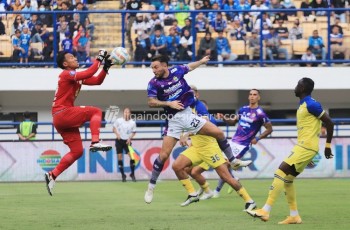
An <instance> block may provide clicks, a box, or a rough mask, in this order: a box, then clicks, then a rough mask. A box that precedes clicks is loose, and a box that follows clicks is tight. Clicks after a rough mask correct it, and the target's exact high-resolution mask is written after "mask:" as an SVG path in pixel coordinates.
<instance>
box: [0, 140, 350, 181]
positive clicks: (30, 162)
mask: <svg viewBox="0 0 350 230" xmlns="http://www.w3.org/2000/svg"><path fill="white" fill-rule="evenodd" d="M106 143H108V144H111V145H112V146H114V141H106ZM295 143H296V139H295V138H278V139H264V140H262V141H259V142H258V144H257V145H254V146H253V147H252V148H251V149H250V150H249V151H248V152H247V153H246V155H245V156H244V159H245V160H248V159H250V160H252V161H253V163H252V164H251V165H250V166H249V167H247V168H243V169H240V170H238V171H236V172H235V175H236V176H238V177H239V178H272V177H273V174H274V172H275V170H276V169H277V168H278V166H279V165H280V163H281V162H282V161H283V160H284V159H285V158H286V157H288V156H289V154H290V152H291V150H292V148H293V146H294V145H295ZM324 143H325V140H324V139H322V140H321V145H320V150H321V151H320V154H317V155H316V157H315V158H314V163H315V165H314V166H313V167H312V168H306V169H305V170H304V172H303V173H302V174H301V175H300V177H304V178H311V177H312V178H327V177H350V140H349V139H348V138H334V139H333V143H332V144H333V145H332V151H333V154H334V158H333V159H331V160H327V159H325V157H324V155H323V151H324ZM161 144H162V141H161V140H134V141H133V145H132V147H133V149H134V151H135V154H136V155H134V157H135V156H136V158H135V159H136V160H135V161H136V169H135V174H136V178H137V179H138V180H149V178H150V176H151V172H152V168H153V162H154V160H155V159H156V157H157V156H158V154H159V152H160V150H161ZM89 145H90V142H88V141H85V142H83V146H84V152H83V155H82V156H81V157H80V158H79V160H78V161H76V162H75V163H74V164H72V165H71V166H70V167H69V168H68V169H67V170H66V171H64V172H63V173H62V174H61V175H60V176H59V177H58V180H62V181H68V180H69V181H70V180H82V181H83V180H120V179H121V175H120V173H119V171H118V160H117V154H116V152H115V148H113V149H112V150H110V151H108V152H95V153H92V152H89V151H88V149H89ZM183 150H184V148H183V147H181V146H179V145H176V146H175V148H174V149H173V152H172V154H171V155H170V157H169V160H168V161H167V162H166V164H165V165H164V168H163V172H162V174H161V176H160V178H159V179H176V176H175V174H174V172H173V170H172V168H171V165H172V163H173V162H174V161H175V159H176V157H177V156H178V155H179V154H181V152H182V151H183ZM67 152H69V149H68V147H67V146H66V145H65V144H63V143H62V142H60V141H43V142H1V143H0V162H1V164H0V182H10V181H43V179H44V173H45V172H48V171H50V170H52V169H53V168H54V167H56V165H57V164H58V163H59V162H60V160H61V159H62V158H63V157H64V156H65V154H66V153H67ZM123 158H124V159H123V161H124V171H125V173H126V174H127V176H129V174H130V167H129V165H130V157H129V155H126V154H123ZM205 176H206V177H207V178H210V179H215V178H218V176H217V174H216V173H215V171H214V170H210V171H208V172H205ZM127 179H130V178H127Z"/></svg>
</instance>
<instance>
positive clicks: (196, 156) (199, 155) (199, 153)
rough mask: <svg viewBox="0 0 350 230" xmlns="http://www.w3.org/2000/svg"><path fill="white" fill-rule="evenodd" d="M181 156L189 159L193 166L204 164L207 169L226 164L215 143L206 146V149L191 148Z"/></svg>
mask: <svg viewBox="0 0 350 230" xmlns="http://www.w3.org/2000/svg"><path fill="white" fill-rule="evenodd" d="M181 154H183V155H184V156H186V157H187V158H188V159H190V161H191V162H192V164H193V165H199V164H201V163H206V164H207V165H208V169H209V167H212V168H214V169H215V168H217V167H219V166H220V165H222V164H225V162H226V160H225V158H224V157H223V154H222V153H221V150H220V148H219V146H218V144H217V143H215V144H208V145H207V146H206V147H200V148H196V147H194V146H191V147H189V148H188V149H186V150H185V151H184V152H182V153H181Z"/></svg>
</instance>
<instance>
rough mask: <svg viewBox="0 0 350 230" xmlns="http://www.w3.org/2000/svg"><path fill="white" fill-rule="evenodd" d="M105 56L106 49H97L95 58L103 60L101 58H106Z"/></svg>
mask: <svg viewBox="0 0 350 230" xmlns="http://www.w3.org/2000/svg"><path fill="white" fill-rule="evenodd" d="M106 56H107V51H106V50H100V51H98V55H97V58H96V60H98V61H99V62H103V60H104V59H105V58H106Z"/></svg>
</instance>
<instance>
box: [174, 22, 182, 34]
mask: <svg viewBox="0 0 350 230" xmlns="http://www.w3.org/2000/svg"><path fill="white" fill-rule="evenodd" d="M172 27H173V28H174V29H175V32H176V34H177V35H180V34H181V28H180V26H178V22H177V20H176V19H174V21H173V25H172Z"/></svg>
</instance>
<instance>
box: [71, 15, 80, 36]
mask: <svg viewBox="0 0 350 230" xmlns="http://www.w3.org/2000/svg"><path fill="white" fill-rule="evenodd" d="M79 25H80V15H79V14H78V13H75V14H73V20H71V21H70V22H69V33H70V34H74V31H77V30H78V27H79Z"/></svg>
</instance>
